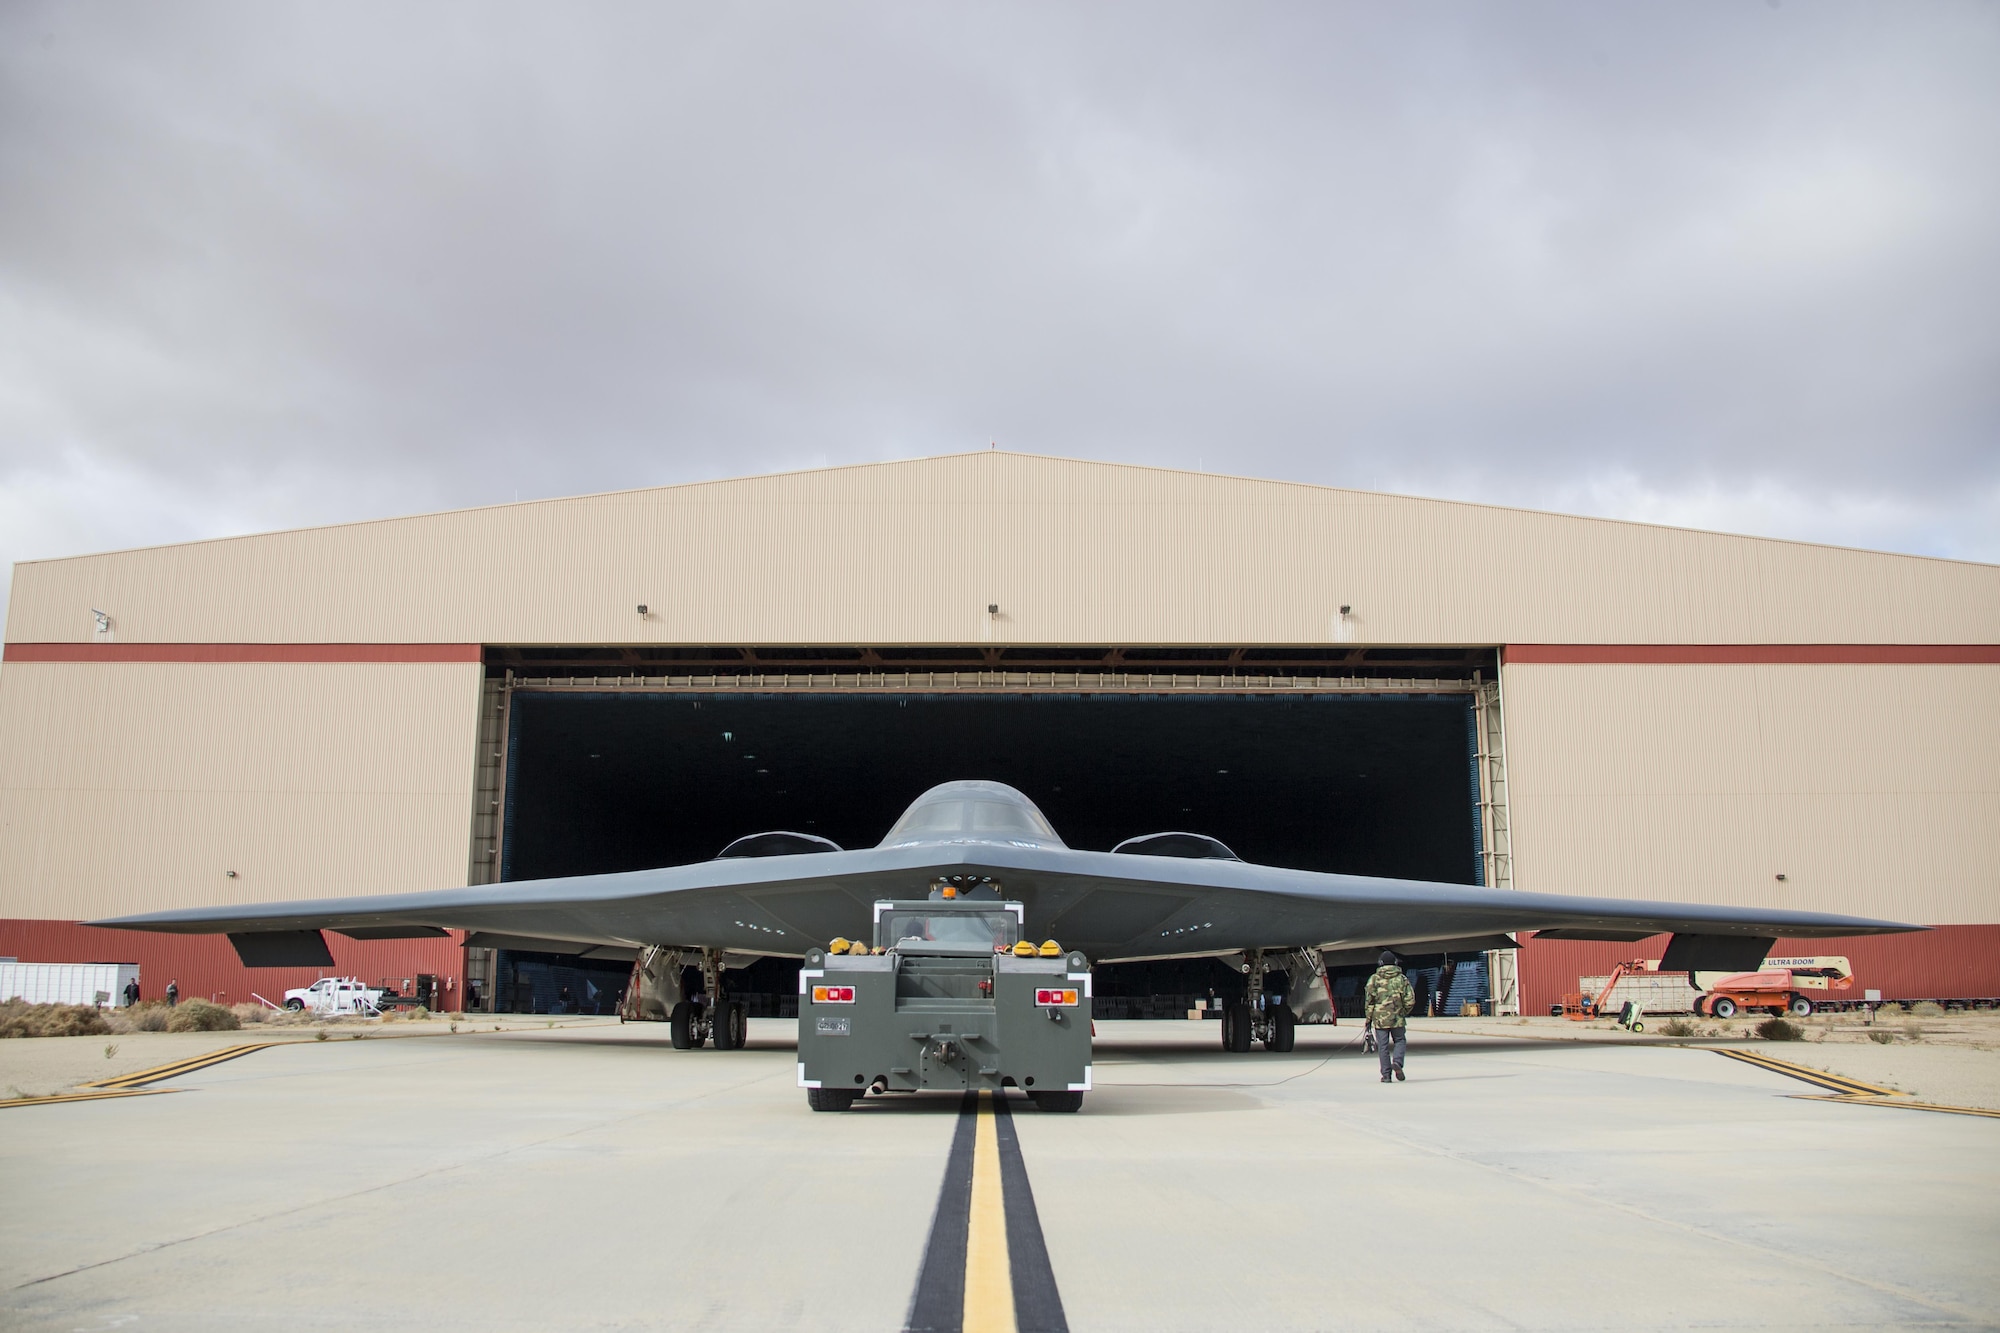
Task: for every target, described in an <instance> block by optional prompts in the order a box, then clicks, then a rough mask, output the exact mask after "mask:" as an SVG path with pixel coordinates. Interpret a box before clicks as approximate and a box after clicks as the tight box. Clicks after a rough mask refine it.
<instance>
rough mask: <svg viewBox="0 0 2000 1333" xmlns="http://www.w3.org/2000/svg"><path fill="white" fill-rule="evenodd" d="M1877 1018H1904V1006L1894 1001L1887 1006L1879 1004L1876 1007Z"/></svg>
mask: <svg viewBox="0 0 2000 1333" xmlns="http://www.w3.org/2000/svg"><path fill="white" fill-rule="evenodd" d="M1875 1016H1876V1017H1877V1018H1901V1017H1902V1016H1903V1006H1902V1005H1900V1004H1897V1003H1896V1002H1895V1001H1894V1000H1891V1001H1889V1003H1887V1004H1878V1005H1876V1006H1875Z"/></svg>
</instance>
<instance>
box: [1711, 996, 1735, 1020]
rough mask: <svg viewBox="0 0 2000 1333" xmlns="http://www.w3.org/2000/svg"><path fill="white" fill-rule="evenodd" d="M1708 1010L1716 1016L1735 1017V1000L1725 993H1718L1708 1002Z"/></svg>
mask: <svg viewBox="0 0 2000 1333" xmlns="http://www.w3.org/2000/svg"><path fill="white" fill-rule="evenodd" d="M1708 1012H1709V1013H1711V1014H1713V1015H1714V1016H1715V1017H1717V1018H1734V1017H1736V1001H1734V1000H1732V999H1730V998H1729V997H1728V996H1727V995H1718V996H1716V997H1715V998H1714V999H1712V1000H1710V1001H1709V1002H1708Z"/></svg>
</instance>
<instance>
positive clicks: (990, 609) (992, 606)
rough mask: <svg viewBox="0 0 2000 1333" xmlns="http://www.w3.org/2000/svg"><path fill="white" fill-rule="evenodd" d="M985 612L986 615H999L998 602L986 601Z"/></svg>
mask: <svg viewBox="0 0 2000 1333" xmlns="http://www.w3.org/2000/svg"><path fill="white" fill-rule="evenodd" d="M986 614H987V615H989V616H997V615H999V614H1000V603H998V602H988V603H987V604H986Z"/></svg>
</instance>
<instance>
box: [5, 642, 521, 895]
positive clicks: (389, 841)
mask: <svg viewBox="0 0 2000 1333" xmlns="http://www.w3.org/2000/svg"><path fill="white" fill-rule="evenodd" d="M480 675H481V671H480V667H479V666H478V665H477V664H476V663H461V664H455V665H429V664H426V665H393V664H381V663H368V664H310V665H309V664H297V663H288V664H270V663H237V664H225V663H47V664H44V663H32V662H30V663H23V662H9V663H7V664H6V666H5V667H4V668H0V918H44V919H57V920H65V921H74V920H78V919H89V918H93V917H100V916H107V915H115V914H119V913H125V912H138V911H155V910H162V909H166V908H173V907H196V906H201V905H205V904H210V903H227V902H255V901H261V900H269V899H282V898H321V897H332V896H336V895H341V894H360V893H390V892H396V891H400V890H411V889H434V888H441V887H446V886H449V885H454V884H463V883H464V882H465V867H466V842H467V831H468V828H469V826H470V818H471V810H472V781H473V760H474V755H473V743H474V731H475V727H476V724H477V716H478V708H479V696H480ZM232 870H233V871H235V872H236V873H235V875H234V877H231V876H230V874H229V872H230V871H232Z"/></svg>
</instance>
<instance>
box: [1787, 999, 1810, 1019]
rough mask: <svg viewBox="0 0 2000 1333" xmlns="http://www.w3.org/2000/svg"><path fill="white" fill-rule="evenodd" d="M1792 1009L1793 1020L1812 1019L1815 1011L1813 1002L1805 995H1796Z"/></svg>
mask: <svg viewBox="0 0 2000 1333" xmlns="http://www.w3.org/2000/svg"><path fill="white" fill-rule="evenodd" d="M1790 1008H1791V1011H1792V1017H1793V1018H1810V1017H1811V1016H1812V1011H1813V1002H1812V1001H1811V1000H1808V999H1807V998H1806V997H1805V996H1803V995H1794V996H1793V997H1792V1003H1791V1005H1790Z"/></svg>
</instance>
